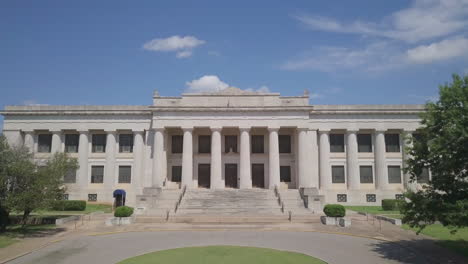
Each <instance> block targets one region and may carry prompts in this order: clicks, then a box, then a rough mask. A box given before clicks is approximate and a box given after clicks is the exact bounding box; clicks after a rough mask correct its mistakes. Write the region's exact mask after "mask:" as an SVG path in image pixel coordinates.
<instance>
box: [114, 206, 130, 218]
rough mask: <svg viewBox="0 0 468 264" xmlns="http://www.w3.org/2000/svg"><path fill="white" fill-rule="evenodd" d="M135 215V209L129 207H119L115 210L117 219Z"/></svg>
mask: <svg viewBox="0 0 468 264" xmlns="http://www.w3.org/2000/svg"><path fill="white" fill-rule="evenodd" d="M132 214H133V208H132V207H128V206H119V207H117V208H116V209H115V212H114V216H115V217H129V216H131V215H132Z"/></svg>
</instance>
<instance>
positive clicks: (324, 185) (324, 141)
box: [319, 131, 331, 189]
mask: <svg viewBox="0 0 468 264" xmlns="http://www.w3.org/2000/svg"><path fill="white" fill-rule="evenodd" d="M319 133H320V143H319V144H320V145H319V160H320V167H319V169H320V188H321V189H328V188H329V187H330V185H331V167H330V136H329V131H319Z"/></svg>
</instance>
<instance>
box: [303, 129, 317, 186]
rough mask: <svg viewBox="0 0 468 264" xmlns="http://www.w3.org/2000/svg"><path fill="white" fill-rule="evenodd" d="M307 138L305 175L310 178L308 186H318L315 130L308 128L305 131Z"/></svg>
mask: <svg viewBox="0 0 468 264" xmlns="http://www.w3.org/2000/svg"><path fill="white" fill-rule="evenodd" d="M307 137H308V139H309V148H308V149H306V152H307V155H308V158H307V164H308V170H307V171H306V174H307V177H308V178H310V181H311V185H310V187H315V188H319V186H320V184H319V148H318V141H317V130H309V131H308V132H307Z"/></svg>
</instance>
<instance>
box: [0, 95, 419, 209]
mask: <svg viewBox="0 0 468 264" xmlns="http://www.w3.org/2000/svg"><path fill="white" fill-rule="evenodd" d="M422 111H424V106H422V105H310V104H309V97H308V95H307V94H305V95H304V96H296V97H284V96H280V95H279V94H277V93H256V92H247V91H242V90H239V89H237V88H227V89H225V90H223V91H220V92H217V93H205V94H183V95H182V96H181V97H161V96H159V95H158V94H157V93H155V95H154V96H153V105H152V106H7V107H6V108H5V110H4V111H2V112H1V113H2V114H3V115H4V117H5V120H4V131H3V133H4V134H5V136H6V137H7V138H8V140H9V142H10V144H11V145H21V144H25V145H26V146H28V147H29V148H30V149H31V150H32V151H33V153H34V158H35V159H37V160H38V162H40V161H41V160H43V159H45V158H48V157H50V155H51V154H52V153H54V152H57V151H66V150H67V151H68V152H70V155H71V156H72V157H76V158H77V159H78V162H79V165H80V168H79V169H78V171H77V173H76V179H75V181H74V183H69V184H67V185H68V194H69V199H83V200H88V199H89V198H91V199H94V198H97V201H99V202H112V201H113V198H112V192H113V190H115V189H124V190H126V191H127V203H128V204H131V205H132V204H135V202H136V201H135V197H136V195H139V194H141V193H142V191H143V188H146V187H159V188H180V187H181V186H183V185H186V186H187V187H188V188H198V187H202V186H203V187H207V188H212V189H222V188H226V186H228V187H233V188H241V189H248V188H253V187H259V188H274V187H275V186H278V187H279V188H289V189H300V188H306V189H310V188H316V189H318V192H319V194H320V195H323V196H324V198H325V201H326V202H327V203H336V202H343V203H345V204H356V205H357V204H370V205H372V204H376V203H379V202H380V200H381V199H383V198H395V195H398V194H401V193H402V192H403V191H404V189H405V188H408V187H409V182H408V177H407V175H404V173H403V172H401V175H400V180H399V181H398V179H397V178H398V177H395V175H396V174H394V173H396V169H397V168H398V167H399V168H400V169H401V168H403V166H404V159H405V155H404V147H405V143H404V142H405V140H404V138H405V137H406V136H407V135H411V133H412V132H414V131H415V130H416V129H417V128H418V127H419V126H420V120H419V117H418V114H419V113H420V112H422ZM43 134H46V135H51V136H40V135H43ZM70 134H73V135H76V136H75V137H73V136H66V135H70ZM98 134H102V135H104V136H103V137H101V139H105V147H104V148H105V151H103V149H100V148H99V147H96V146H93V137H94V138H95V139H96V142H97V141H98V139H97V138H99V136H95V135H98ZM361 134H365V135H368V136H362V137H363V139H365V138H366V137H367V139H369V138H370V139H371V140H370V146H369V145H368V144H367V148H368V149H367V151H362V150H365V149H366V146H361V143H358V139H359V138H361V136H360V135H361ZM121 135H132V136H125V138H133V142H132V143H131V145H132V147H131V150H130V151H128V149H125V147H123V148H122V144H123V140H124V139H123V138H124V137H123V136H121ZM388 135H392V136H388ZM395 135H398V147H397V146H396V145H395V142H394V141H395V139H396V138H397V137H396V136H395ZM203 136H207V137H203ZM229 136H234V137H229ZM39 137H41V140H43V141H44V142H46V143H45V145H44V142H42V141H41V142H42V143H40V142H39V141H40V140H39ZM228 137H229V140H231V141H230V142H231V143H232V142H235V143H232V144H234V146H236V147H235V148H237V149H234V148H231V149H230V150H228V151H226V149H225V148H226V145H227V143H226V140H227V138H228ZM387 137H388V139H387ZM390 137H391V138H392V139H393V146H388V145H389V142H388V141H389V139H390ZM42 138H44V139H42ZM66 138H67V140H66ZM69 138H70V139H69ZM341 138H342V139H341ZM75 139H76V142H77V143H74V144H72V145H73V146H72V147H69V146H68V145H69V142H75V141H73V140H75ZM331 139H332V141H333V142H332V141H331ZM386 139H387V140H386ZM48 140H50V146H48V144H49V141H48ZM177 140H180V141H177ZM261 140H263V144H261V142H260V141H261ZM120 141H122V142H120ZM200 141H202V142H204V144H206V145H207V146H209V147H208V149H207V146H199V145H200ZM386 141H387V142H386ZM66 142H67V143H66ZM176 142H180V144H181V146H180V144H179V145H178V143H176ZM207 142H209V143H207ZM337 142H338V143H337ZM101 143H102V141H101ZM331 144H332V146H331ZM39 145H40V146H39ZM95 145H96V144H95ZM253 145H255V146H253ZM262 145H263V146H262ZM230 146H233V145H230ZM74 147H76V150H75V149H74ZM179 147H181V149H180V150H175V149H174V150H173V148H177V149H178V148H179ZM361 147H362V149H361ZM200 148H201V149H203V151H201V149H200ZM252 148H254V149H252ZM369 148H370V149H369ZM254 150H255V151H254ZM259 150H260V151H259ZM388 150H390V151H388ZM200 152H207V153H200ZM253 152H261V153H253ZM95 166H103V175H102V180H101V178H100V177H99V176H96V175H98V174H99V173H97V172H95V171H94V169H96V167H95ZM333 166H335V167H333ZM365 166H368V167H365ZM389 166H390V167H392V166H393V167H392V168H389ZM174 167H175V168H174ZM125 169H129V170H130V171H131V173H130V175H127V178H125V177H123V176H122V177H123V178H122V179H123V180H121V179H119V174H121V173H123V172H124V171H125ZM365 169H367V171H366V172H367V173H369V172H371V174H370V177H369V175H367V178H365V179H364V180H363V179H362V175H361V174H362V172H361V170H365ZM390 169H393V170H392V175H393V176H392V179H391V180H390V181H389V175H388V171H389V170H390ZM227 170H229V173H227ZM96 171H98V169H96ZM262 171H263V173H262ZM199 172H200V174H201V175H199ZM92 173H95V175H94V176H93V179H92V177H91V176H92V175H91V174H92ZM173 173H174V174H177V175H173ZM332 173H337V176H336V177H335V178H333V177H332ZM233 175H234V176H233ZM176 176H178V177H180V181H179V179H176V178H178V177H176ZM228 176H229V177H228ZM226 177H228V178H226ZM233 177H234V178H233ZM96 179H97V180H96ZM93 181H94V183H92V182H93ZM96 181H97V182H96ZM119 181H123V182H125V183H122V182H119ZM363 181H364V182H363ZM95 194H96V196H95ZM369 195H371V196H369ZM372 195H375V196H372ZM374 199H375V202H373V201H374ZM344 200H346V202H344Z"/></svg>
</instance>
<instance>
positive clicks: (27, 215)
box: [21, 209, 31, 227]
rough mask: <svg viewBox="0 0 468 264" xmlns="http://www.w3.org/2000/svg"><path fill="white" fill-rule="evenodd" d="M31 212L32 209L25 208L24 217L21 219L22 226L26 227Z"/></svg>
mask: <svg viewBox="0 0 468 264" xmlns="http://www.w3.org/2000/svg"><path fill="white" fill-rule="evenodd" d="M30 213H31V210H30V209H26V210H24V213H23V219H22V220H21V224H22V227H25V226H26V223H27V221H28V217H29V214H30Z"/></svg>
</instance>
